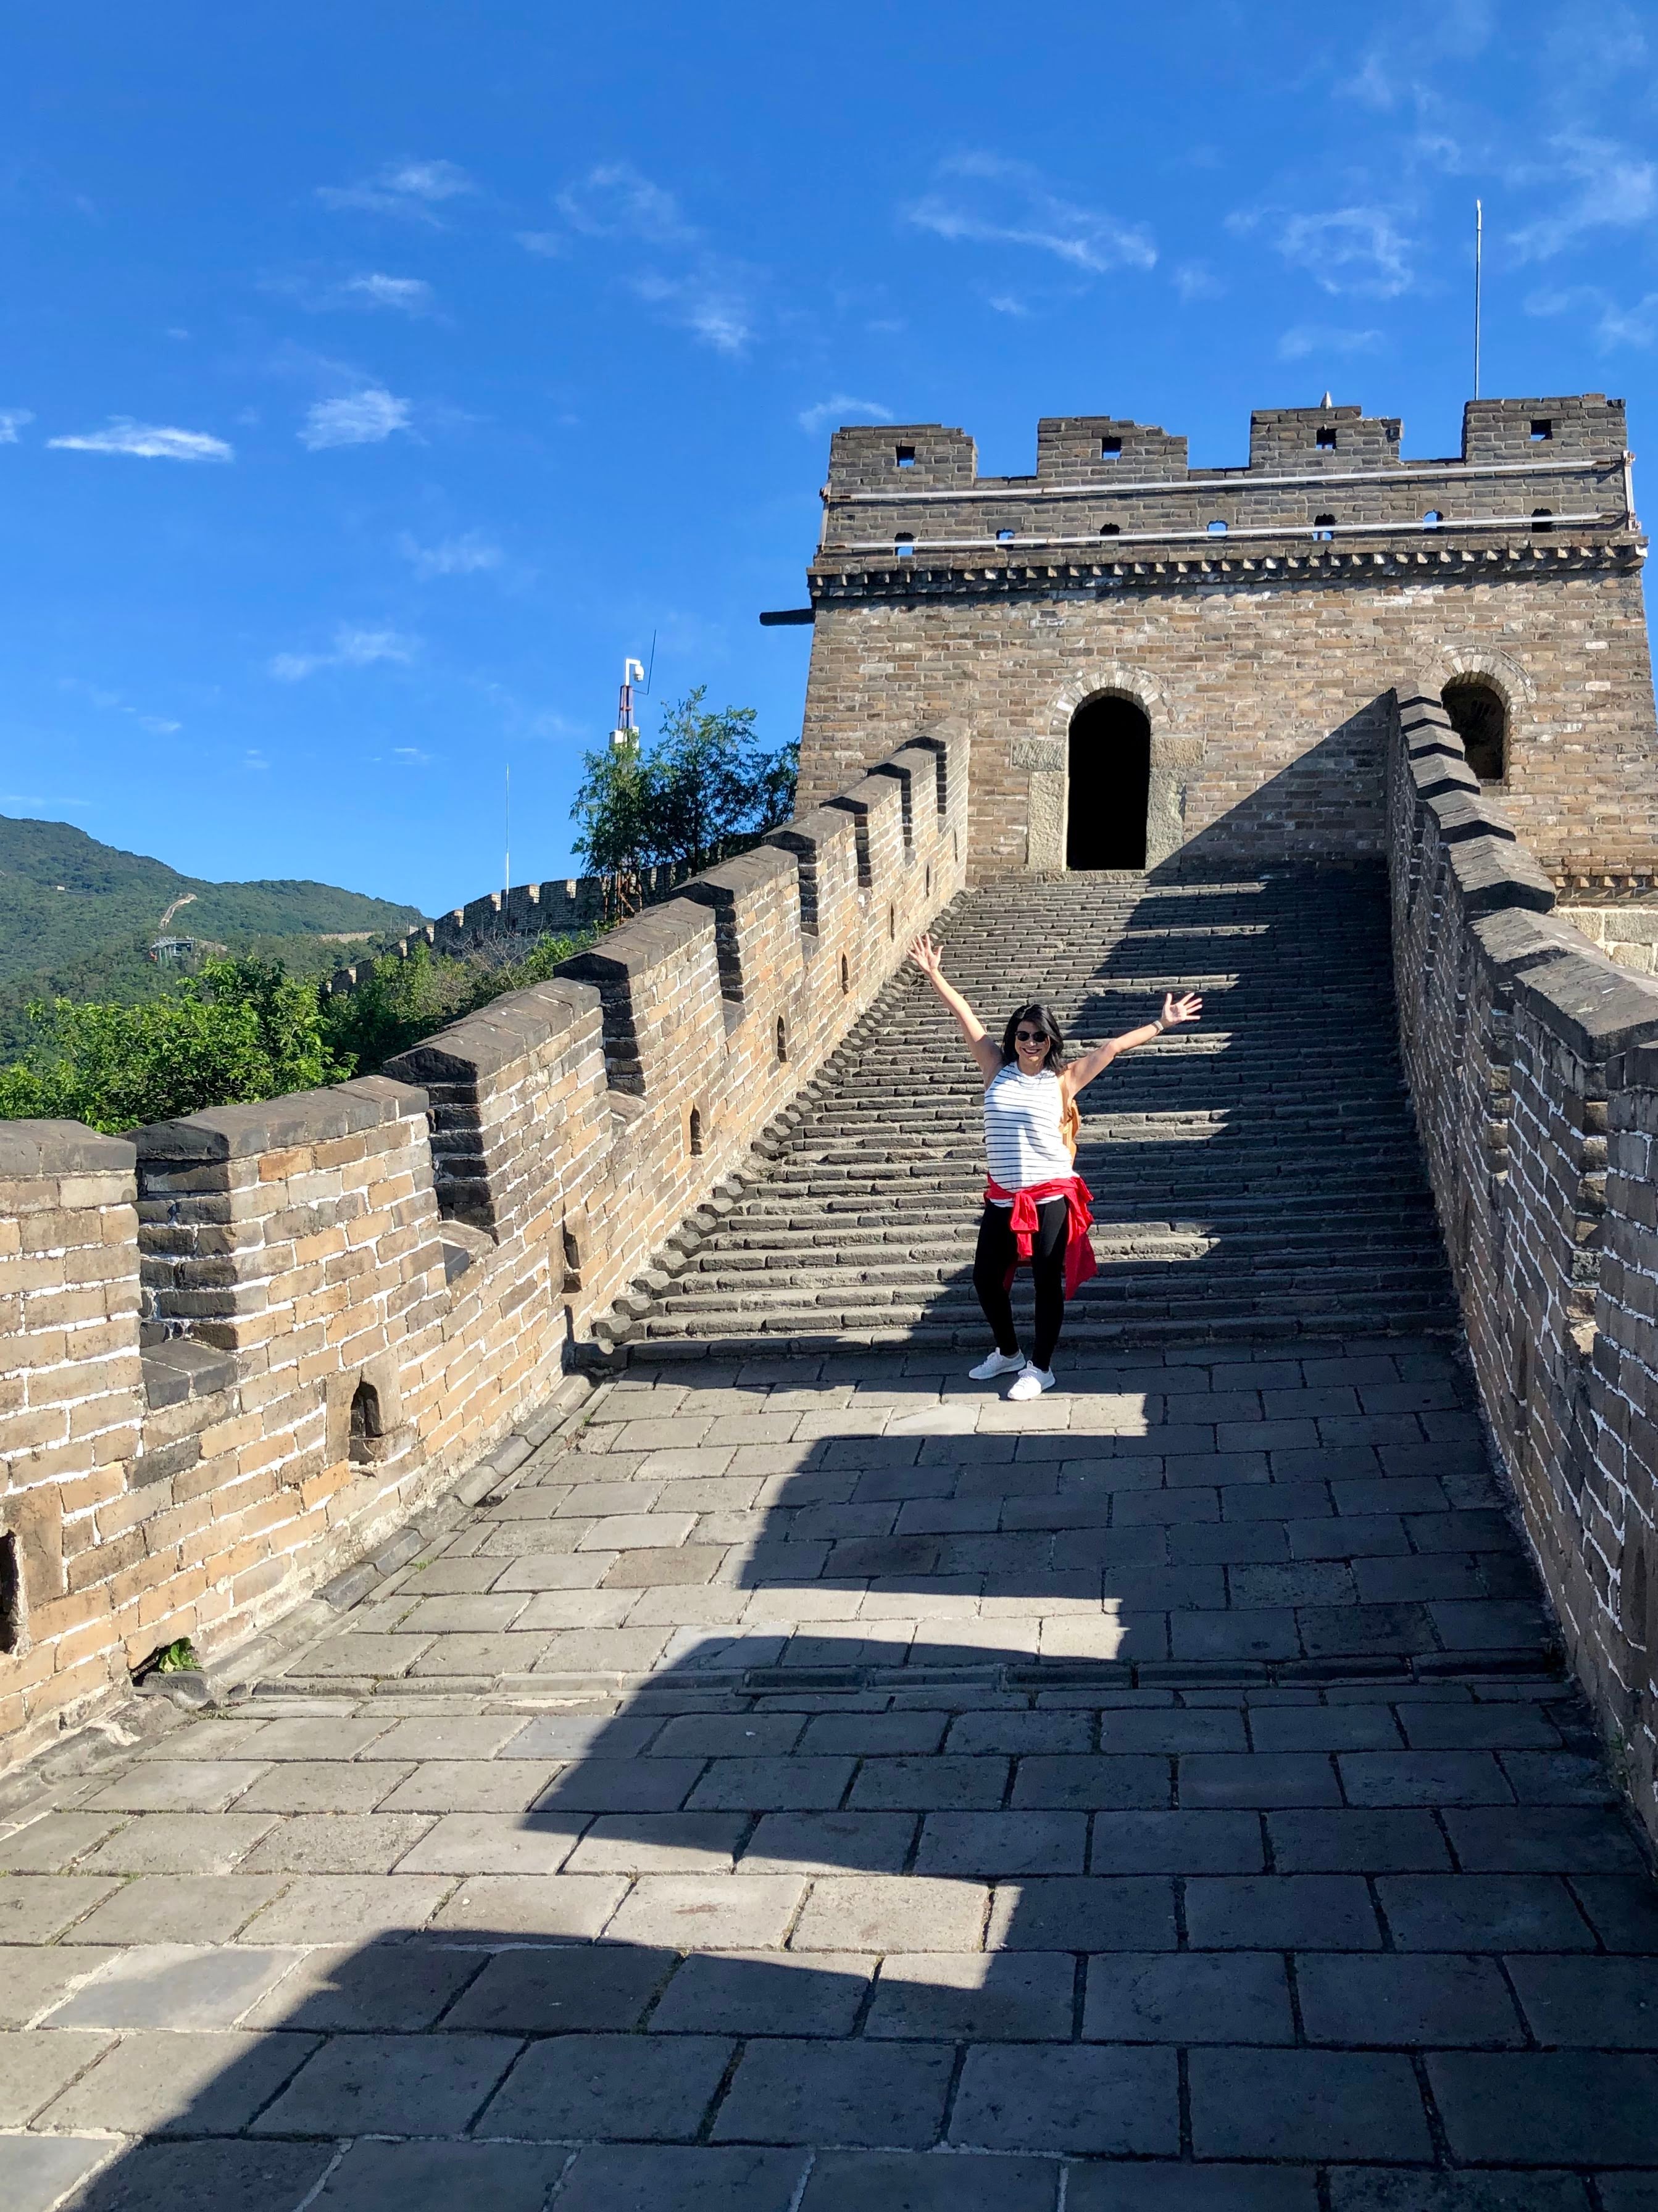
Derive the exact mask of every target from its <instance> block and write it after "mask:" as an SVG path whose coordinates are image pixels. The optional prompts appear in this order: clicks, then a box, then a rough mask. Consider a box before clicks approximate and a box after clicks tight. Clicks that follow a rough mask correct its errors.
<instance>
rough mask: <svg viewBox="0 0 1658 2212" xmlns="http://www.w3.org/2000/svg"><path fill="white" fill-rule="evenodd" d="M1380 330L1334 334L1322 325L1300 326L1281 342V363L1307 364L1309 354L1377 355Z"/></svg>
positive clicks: (1287, 333)
mask: <svg viewBox="0 0 1658 2212" xmlns="http://www.w3.org/2000/svg"><path fill="white" fill-rule="evenodd" d="M1381 343H1382V333H1381V331H1333V330H1330V329H1328V328H1327V327H1326V326H1325V325H1323V324H1321V323H1300V324H1297V326H1296V328H1295V329H1294V330H1291V331H1285V332H1284V336H1283V337H1281V338H1280V339H1279V340H1278V359H1279V360H1280V361H1305V360H1306V359H1307V357H1308V356H1309V354H1339V355H1344V356H1345V355H1347V354H1355V353H1374V352H1375V351H1376V348H1377V347H1378V346H1379V345H1380V344H1381Z"/></svg>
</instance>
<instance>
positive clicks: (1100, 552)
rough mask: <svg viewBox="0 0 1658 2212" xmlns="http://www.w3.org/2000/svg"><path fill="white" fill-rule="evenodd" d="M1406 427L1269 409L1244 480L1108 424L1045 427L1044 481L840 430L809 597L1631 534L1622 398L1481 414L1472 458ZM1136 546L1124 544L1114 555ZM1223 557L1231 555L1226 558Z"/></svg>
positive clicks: (946, 452) (1576, 399) (1157, 438)
mask: <svg viewBox="0 0 1658 2212" xmlns="http://www.w3.org/2000/svg"><path fill="white" fill-rule="evenodd" d="M1401 431H1402V425H1401V423H1400V418H1399V417H1398V416H1366V415H1364V414H1363V411H1362V410H1360V409H1359V408H1357V407H1353V406H1335V405H1331V406H1321V407H1274V408H1262V409H1259V410H1256V412H1255V413H1254V415H1252V416H1251V417H1250V422H1249V459H1248V464H1247V465H1246V466H1244V467H1242V468H1196V469H1194V468H1192V467H1191V466H1189V465H1188V463H1187V441H1186V440H1185V439H1184V438H1181V437H1173V436H1170V435H1169V434H1168V433H1167V432H1166V431H1164V430H1163V429H1161V428H1157V427H1156V426H1152V425H1147V424H1144V423H1139V422H1127V421H1122V420H1120V419H1118V418H1117V417H1115V416H1104V415H1097V416H1054V417H1049V418H1046V419H1044V420H1043V421H1042V422H1039V423H1038V424H1037V426H1036V469H1035V474H1034V475H1033V476H1028V477H981V475H980V474H979V473H978V455H977V449H976V447H975V444H974V441H973V440H972V439H971V438H970V437H969V436H968V435H967V434H966V432H965V431H962V430H953V429H947V428H944V426H943V425H942V424H940V423H936V422H926V423H890V424H889V423H881V424H864V423H860V424H856V425H853V426H852V427H850V428H846V429H841V430H837V431H836V432H835V437H834V440H833V441H832V443H831V446H830V449H829V482H828V483H827V484H826V486H825V487H824V490H823V507H824V513H823V536H822V540H821V543H820V545H819V548H818V552H817V559H816V561H815V562H814V564H813V571H814V586H815V588H824V587H825V586H826V585H827V580H828V577H829V575H830V574H833V575H834V576H835V578H836V579H837V580H838V581H839V583H840V585H841V586H842V587H844V586H845V584H846V582H847V580H848V575H849V573H850V570H849V564H851V568H855V567H856V565H857V564H858V563H859V562H860V561H862V562H872V561H876V560H878V561H880V562H882V564H883V565H885V564H887V563H889V562H891V561H892V560H893V559H896V558H902V559H903V560H905V561H906V562H914V566H915V568H916V570H917V571H918V572H920V571H924V570H926V569H927V568H938V567H939V566H941V565H942V566H943V567H944V568H946V569H949V570H952V571H953V570H957V569H960V568H963V567H966V566H968V565H969V564H975V565H976V564H980V563H982V562H984V561H986V560H989V561H992V562H996V563H1003V562H1013V563H1016V564H1017V562H1019V561H1020V560H1021V559H1022V558H1025V557H1038V556H1040V557H1042V558H1043V559H1044V560H1046V559H1050V558H1051V557H1053V556H1054V555H1055V554H1062V555H1064V556H1066V557H1067V558H1068V559H1070V560H1073V561H1074V560H1075V559H1077V558H1078V557H1079V556H1083V555H1084V554H1086V555H1087V556H1090V559H1109V558H1112V557H1113V556H1114V555H1115V554H1117V553H1122V552H1127V550H1129V549H1130V548H1131V547H1133V546H1135V545H1139V546H1143V547H1144V548H1145V549H1147V550H1150V549H1151V548H1152V547H1155V546H1167V547H1173V546H1176V545H1181V544H1193V543H1194V542H1195V541H1196V540H1198V539H1199V538H1220V537H1224V538H1229V539H1230V538H1242V539H1243V540H1245V541H1246V542H1248V543H1251V544H1256V545H1260V544H1265V543H1266V541H1271V540H1279V539H1282V540H1285V541H1293V540H1297V539H1299V540H1301V541H1303V542H1305V541H1306V540H1308V539H1309V538H1311V536H1312V533H1313V532H1315V531H1316V532H1319V533H1320V535H1319V536H1318V538H1316V539H1315V540H1314V542H1315V543H1318V544H1325V543H1329V544H1335V543H1339V542H1346V541H1349V540H1351V539H1353V538H1356V537H1360V538H1363V539H1364V541H1365V542H1366V544H1367V545H1368V544H1372V543H1373V542H1375V541H1376V540H1377V539H1379V538H1391V537H1394V536H1397V535H1399V534H1400V533H1412V534H1413V535H1418V536H1419V535H1420V534H1422V533H1423V532H1424V531H1432V532H1436V533H1438V534H1440V535H1441V536H1444V535H1449V536H1451V537H1453V538H1461V537H1462V536H1463V535H1464V534H1471V535H1473V536H1479V535H1482V534H1483V535H1486V536H1489V535H1490V534H1491V533H1492V532H1496V533H1497V534H1499V535H1500V534H1502V533H1504V532H1514V531H1515V530H1519V531H1521V532H1522V533H1523V534H1527V535H1529V534H1530V533H1531V530H1532V527H1533V524H1534V523H1537V524H1541V525H1544V526H1546V528H1545V531H1544V534H1546V535H1556V534H1558V532H1561V531H1564V530H1568V529H1570V530H1572V531H1575V532H1580V533H1582V532H1588V533H1590V534H1591V535H1600V534H1604V533H1608V532H1625V533H1627V532H1630V531H1631V529H1632V528H1633V527H1634V523H1633V517H1632V516H1631V513H1630V511H1629V500H1628V496H1627V489H1628V488H1627V483H1626V479H1625V460H1626V444H1627V436H1628V433H1627V427H1626V424H1625V410H1624V403H1623V401H1622V400H1621V399H1606V398H1603V397H1602V395H1601V394H1600V393H1599V392H1585V393H1580V394H1576V395H1573V396H1570V397H1564V398H1560V397H1557V398H1533V399H1476V400H1470V401H1469V402H1468V404H1467V407H1466V408H1465V409H1464V410H1463V418H1462V451H1461V453H1460V454H1459V455H1458V456H1456V457H1455V459H1415V460H1413V459H1407V458H1406V457H1405V456H1404V455H1403V454H1402V453H1401V451H1400V437H1401ZM1116 538H1121V539H1123V540H1124V541H1125V544H1123V545H1122V546H1121V547H1114V545H1113V544H1111V542H1110V541H1112V540H1113V539H1116ZM1226 550H1230V548H1228V549H1226Z"/></svg>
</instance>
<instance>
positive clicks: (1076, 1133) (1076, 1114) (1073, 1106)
mask: <svg viewBox="0 0 1658 2212" xmlns="http://www.w3.org/2000/svg"><path fill="white" fill-rule="evenodd" d="M1082 1129H1083V1116H1082V1109H1081V1107H1080V1106H1078V1103H1077V1102H1076V1100H1075V1099H1074V1098H1067V1099H1066V1102H1065V1104H1064V1106H1063V1108H1062V1109H1060V1136H1061V1138H1063V1139H1064V1141H1065V1148H1066V1152H1069V1153H1070V1155H1071V1157H1072V1159H1073V1160H1074V1159H1075V1158H1076V1157H1077V1139H1078V1137H1080V1136H1081V1134H1082Z"/></svg>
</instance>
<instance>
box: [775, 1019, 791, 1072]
mask: <svg viewBox="0 0 1658 2212" xmlns="http://www.w3.org/2000/svg"><path fill="white" fill-rule="evenodd" d="M788 1056H789V1025H788V1024H787V1023H786V1021H785V1020H784V1018H783V1017H782V1016H781V1014H779V1016H778V1017H777V1062H778V1065H779V1066H782V1064H783V1062H784V1061H785V1060H786V1059H787V1058H788Z"/></svg>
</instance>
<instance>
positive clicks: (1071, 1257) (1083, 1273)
mask: <svg viewBox="0 0 1658 2212" xmlns="http://www.w3.org/2000/svg"><path fill="white" fill-rule="evenodd" d="M1056 1198H1062V1199H1063V1200H1065V1204H1066V1247H1065V1294H1066V1297H1068V1298H1072V1297H1075V1296H1076V1295H1077V1292H1078V1291H1079V1290H1080V1289H1081V1287H1082V1285H1084V1283H1085V1282H1086V1281H1087V1280H1088V1279H1089V1277H1090V1275H1097V1274H1098V1273H1099V1271H1100V1263H1099V1261H1097V1260H1096V1258H1095V1257H1094V1247H1093V1246H1092V1245H1091V1244H1090V1243H1089V1241H1088V1232H1089V1231H1090V1228H1091V1227H1092V1226H1093V1223H1094V1194H1093V1192H1092V1191H1091V1190H1090V1188H1088V1185H1087V1184H1086V1183H1085V1182H1084V1181H1083V1179H1082V1177H1081V1176H1060V1177H1058V1178H1056V1179H1055V1180H1054V1182H1036V1183H1031V1184H1029V1185H1028V1186H1027V1188H1025V1189H1023V1190H1004V1189H1003V1188H1002V1186H1001V1185H1000V1183H999V1182H996V1180H995V1179H994V1177H993V1176H992V1177H987V1180H986V1182H985V1202H986V1204H987V1205H988V1206H1006V1205H1007V1204H1009V1202H1010V1201H1011V1204H1012V1208H1013V1211H1012V1212H1011V1214H1010V1215H1009V1216H1008V1227H1009V1228H1010V1229H1011V1231H1013V1242H1014V1244H1015V1246H1016V1247H1017V1251H1018V1255H1019V1259H1020V1260H1029V1257H1030V1254H1031V1250H1032V1248H1033V1246H1034V1245H1035V1241H1036V1231H1037V1230H1038V1229H1039V1228H1040V1227H1041V1223H1040V1222H1039V1221H1038V1220H1037V1218H1036V1208H1037V1207H1038V1206H1046V1205H1047V1204H1048V1202H1049V1200H1052V1199H1056ZM1017 1266H1018V1261H1017V1260H1016V1261H1015V1262H1014V1264H1013V1267H1010V1268H1009V1269H1008V1271H1007V1285H1008V1288H1009V1289H1010V1290H1011V1288H1012V1286H1013V1277H1014V1273H1015V1271H1016V1269H1017Z"/></svg>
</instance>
